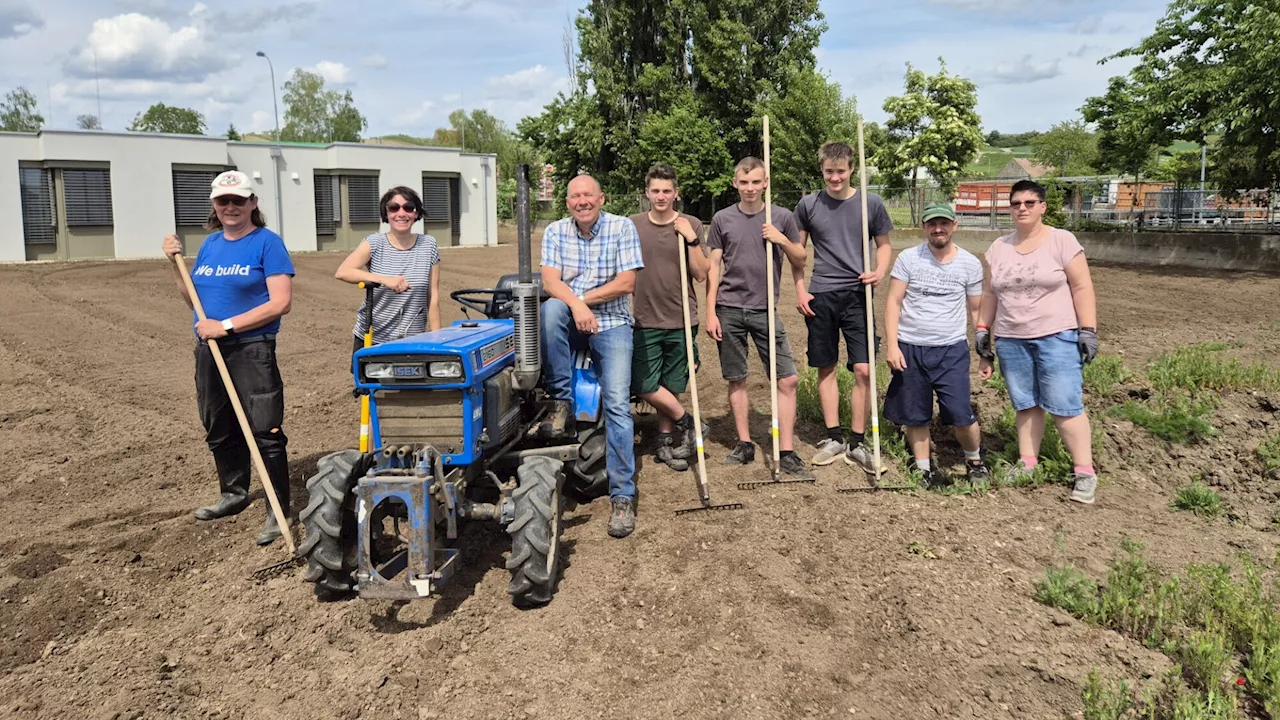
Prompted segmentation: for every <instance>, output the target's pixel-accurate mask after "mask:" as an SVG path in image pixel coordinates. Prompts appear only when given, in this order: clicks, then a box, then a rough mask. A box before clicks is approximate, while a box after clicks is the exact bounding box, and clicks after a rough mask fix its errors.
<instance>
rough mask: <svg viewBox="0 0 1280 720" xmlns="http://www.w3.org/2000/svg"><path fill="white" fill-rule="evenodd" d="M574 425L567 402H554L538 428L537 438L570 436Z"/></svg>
mask: <svg viewBox="0 0 1280 720" xmlns="http://www.w3.org/2000/svg"><path fill="white" fill-rule="evenodd" d="M574 425H575V423H574V421H573V411H572V410H571V409H570V407H569V401H568V400H556V401H555V405H554V406H553V407H552V408H551V412H550V413H547V418H546V419H545V420H543V421H542V425H540V426H539V427H538V436H539V437H543V438H558V437H564V436H565V435H572V434H574V429H575V428H574Z"/></svg>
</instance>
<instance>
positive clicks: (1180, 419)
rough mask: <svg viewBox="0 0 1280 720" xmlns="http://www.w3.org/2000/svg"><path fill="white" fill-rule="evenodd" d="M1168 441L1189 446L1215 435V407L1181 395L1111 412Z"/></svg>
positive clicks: (1122, 407) (1133, 404) (1138, 403)
mask: <svg viewBox="0 0 1280 720" xmlns="http://www.w3.org/2000/svg"><path fill="white" fill-rule="evenodd" d="M1110 412H1111V413H1112V414H1113V415H1116V416H1117V417H1121V418H1124V419H1125V420H1128V421H1129V422H1131V423H1133V424H1134V425H1137V426H1139V427H1143V428H1146V430H1147V431H1148V432H1150V433H1151V434H1152V435H1155V436H1156V437H1158V438H1160V439H1161V440H1164V441H1165V442H1171V443H1177V444H1179V445H1187V444H1190V443H1195V442H1200V441H1201V440H1204V439H1206V438H1209V437H1212V436H1213V434H1214V432H1215V431H1214V429H1213V423H1211V422H1209V417H1210V416H1211V415H1212V413H1213V404H1212V403H1211V402H1209V401H1201V400H1193V399H1189V398H1186V397H1183V396H1180V395H1174V396H1171V397H1161V398H1153V399H1151V400H1148V401H1145V402H1138V401H1135V400H1131V401H1129V402H1126V403H1125V404H1123V405H1120V406H1119V407H1115V408H1112V409H1111V411H1110Z"/></svg>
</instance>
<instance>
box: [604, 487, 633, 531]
mask: <svg viewBox="0 0 1280 720" xmlns="http://www.w3.org/2000/svg"><path fill="white" fill-rule="evenodd" d="M611 505H612V507H613V510H612V511H611V512H610V513H609V535H610V536H612V537H616V538H624V537H626V536H628V535H630V534H631V533H633V532H635V530H636V501H635V500H633V499H632V498H629V497H616V498H614V499H613V500H612V501H611Z"/></svg>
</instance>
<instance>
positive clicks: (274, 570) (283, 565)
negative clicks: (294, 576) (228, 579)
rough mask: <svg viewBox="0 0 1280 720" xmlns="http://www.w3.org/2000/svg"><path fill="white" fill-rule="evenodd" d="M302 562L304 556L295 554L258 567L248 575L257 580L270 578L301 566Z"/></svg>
mask: <svg viewBox="0 0 1280 720" xmlns="http://www.w3.org/2000/svg"><path fill="white" fill-rule="evenodd" d="M304 562H306V560H305V558H302V557H299V556H297V555H295V556H293V557H291V558H289V559H288V560H282V561H281V562H278V563H276V564H274V565H268V566H266V567H263V568H258V569H257V570H254V571H253V572H252V573H250V574H249V577H250V578H252V579H254V580H258V581H263V580H270V579H271V578H273V577H275V576H277V575H282V574H284V573H285V572H288V571H289V570H291V569H293V568H299V567H302V565H303V563H304Z"/></svg>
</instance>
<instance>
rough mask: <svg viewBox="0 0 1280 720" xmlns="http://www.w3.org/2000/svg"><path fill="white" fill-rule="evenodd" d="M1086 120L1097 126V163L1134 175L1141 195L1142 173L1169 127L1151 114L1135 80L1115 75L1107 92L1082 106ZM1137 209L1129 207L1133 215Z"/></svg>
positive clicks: (1161, 144)
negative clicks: (1136, 91) (1142, 99)
mask: <svg viewBox="0 0 1280 720" xmlns="http://www.w3.org/2000/svg"><path fill="white" fill-rule="evenodd" d="M1081 112H1082V113H1083V115H1084V119H1085V121H1086V122H1091V123H1094V124H1095V125H1097V127H1098V161H1097V164H1098V167H1099V169H1102V170H1114V171H1116V172H1119V173H1122V174H1126V175H1132V176H1133V180H1134V183H1135V184H1136V185H1137V188H1136V192H1135V197H1142V175H1143V173H1144V172H1146V171H1148V170H1150V169H1151V167H1152V164H1153V162H1154V160H1155V157H1156V153H1157V152H1158V151H1159V149H1160V148H1161V147H1163V146H1165V145H1167V144H1168V143H1169V140H1170V137H1169V133H1168V131H1167V130H1165V129H1164V128H1163V127H1161V125H1160V123H1158V122H1156V121H1155V119H1153V118H1152V116H1151V108H1150V107H1147V106H1144V104H1143V102H1142V101H1141V100H1140V99H1139V98H1138V96H1137V95H1136V93H1135V88H1134V85H1133V83H1131V82H1130V81H1128V80H1126V79H1125V78H1123V77H1113V78H1111V80H1110V82H1109V83H1108V85H1107V94H1106V95H1103V96H1100V97H1091V98H1089V99H1088V100H1086V101H1085V104H1084V107H1083V108H1081ZM1134 210H1136V208H1132V209H1131V210H1130V218H1132V217H1133V214H1134Z"/></svg>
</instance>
